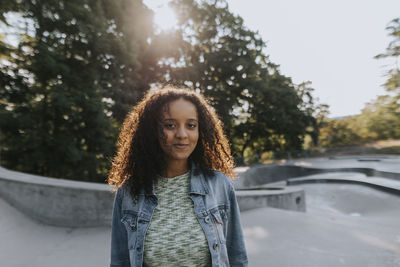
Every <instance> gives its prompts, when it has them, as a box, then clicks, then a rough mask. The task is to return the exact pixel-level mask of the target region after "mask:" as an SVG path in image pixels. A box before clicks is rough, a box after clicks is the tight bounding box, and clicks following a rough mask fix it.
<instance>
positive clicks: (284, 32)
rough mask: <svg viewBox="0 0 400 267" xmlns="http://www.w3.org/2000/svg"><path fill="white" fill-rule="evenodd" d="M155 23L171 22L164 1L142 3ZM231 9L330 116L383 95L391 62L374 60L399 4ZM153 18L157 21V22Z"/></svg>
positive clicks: (371, 0) (256, 4) (336, 0)
mask: <svg viewBox="0 0 400 267" xmlns="http://www.w3.org/2000/svg"><path fill="white" fill-rule="evenodd" d="M144 2H145V4H147V5H148V6H149V7H150V8H152V9H155V11H156V20H157V19H158V20H159V23H160V24H164V25H167V24H168V23H173V21H174V19H173V16H171V14H170V13H168V11H165V8H164V11H161V12H158V13H159V14H161V13H164V14H166V15H159V14H157V10H163V7H164V6H163V5H164V3H166V2H168V1H164V0H147V1H144ZM228 4H229V8H230V10H231V11H232V12H233V13H235V14H237V15H239V16H241V17H242V18H243V19H244V24H245V25H246V26H247V27H248V28H249V29H251V30H253V31H258V32H259V34H260V36H261V37H262V39H263V40H264V41H265V42H266V43H267V47H266V49H265V53H266V54H267V55H269V58H270V59H271V61H272V62H273V63H275V64H278V65H280V70H281V73H282V74H284V75H286V76H288V77H291V78H292V79H293V81H294V82H295V83H301V82H304V81H311V82H312V87H313V88H314V89H315V91H314V96H315V97H317V98H319V102H320V103H324V104H328V105H329V106H330V108H329V111H330V115H329V117H340V116H347V115H355V114H358V113H360V111H361V109H362V108H363V107H364V105H365V103H367V102H369V101H372V100H374V99H375V98H376V97H377V96H378V95H383V94H386V92H385V90H384V88H383V86H382V84H383V83H384V82H385V79H386V78H385V77H384V74H385V72H386V71H387V70H389V68H390V67H391V66H393V64H395V61H394V60H393V59H391V60H382V59H381V60H377V59H374V56H376V55H378V54H380V53H384V52H385V50H386V47H387V46H388V44H389V42H390V41H391V40H392V39H391V38H390V37H389V36H388V32H387V31H386V30H385V28H386V26H387V24H388V23H389V22H390V21H391V20H392V19H394V18H396V17H400V0H380V1H377V0H351V1H350V0H330V1H327V0H325V1H322V0H301V1H299V0H279V1H272V0H246V1H244V0H228ZM157 16H158V18H157Z"/></svg>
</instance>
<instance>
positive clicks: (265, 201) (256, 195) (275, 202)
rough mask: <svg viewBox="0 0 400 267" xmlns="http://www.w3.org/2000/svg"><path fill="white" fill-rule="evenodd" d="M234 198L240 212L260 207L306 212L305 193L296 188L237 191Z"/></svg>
mask: <svg viewBox="0 0 400 267" xmlns="http://www.w3.org/2000/svg"><path fill="white" fill-rule="evenodd" d="M236 197H237V200H238V204H239V208H240V210H241V211H245V210H251V209H255V208H262V207H272V208H278V209H285V210H292V211H302V212H304V211H306V201H305V193H304V190H303V189H301V188H298V187H290V188H273V189H270V190H266V189H262V188H259V189H256V188H254V189H252V190H237V191H236Z"/></svg>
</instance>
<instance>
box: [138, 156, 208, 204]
mask: <svg viewBox="0 0 400 267" xmlns="http://www.w3.org/2000/svg"><path fill="white" fill-rule="evenodd" d="M191 166H192V168H191V171H190V186H189V194H197V195H206V194H208V187H207V184H206V181H205V178H204V174H203V172H202V171H201V169H200V168H199V167H198V166H197V165H196V164H195V163H194V162H192V163H191ZM143 191H144V190H142V192H143ZM145 195H151V196H155V195H156V194H155V185H154V183H153V186H152V189H151V192H150V193H145Z"/></svg>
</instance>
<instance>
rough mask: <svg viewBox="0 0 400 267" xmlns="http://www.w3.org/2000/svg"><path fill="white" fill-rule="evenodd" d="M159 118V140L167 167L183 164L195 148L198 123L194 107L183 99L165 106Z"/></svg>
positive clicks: (197, 137) (197, 136)
mask: <svg viewBox="0 0 400 267" xmlns="http://www.w3.org/2000/svg"><path fill="white" fill-rule="evenodd" d="M167 105H168V106H167V107H168V108H167V109H166V110H165V111H164V112H163V114H162V118H161V130H162V133H163V135H164V136H163V138H160V139H159V142H160V146H161V149H162V150H163V152H164V156H165V160H166V163H167V165H169V166H170V165H171V164H174V163H178V162H181V163H182V162H185V163H187V160H188V158H189V156H190V155H191V154H192V152H193V150H194V149H195V148H196V145H197V141H198V139H199V122H198V116H197V110H196V106H195V105H194V104H193V103H192V102H190V101H187V100H185V99H183V98H180V99H178V100H175V101H172V102H170V103H169V104H167Z"/></svg>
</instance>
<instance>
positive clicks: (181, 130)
mask: <svg viewBox="0 0 400 267" xmlns="http://www.w3.org/2000/svg"><path fill="white" fill-rule="evenodd" d="M176 137H178V138H185V137H187V133H186V129H185V127H183V126H181V127H178V129H177V131H176Z"/></svg>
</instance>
